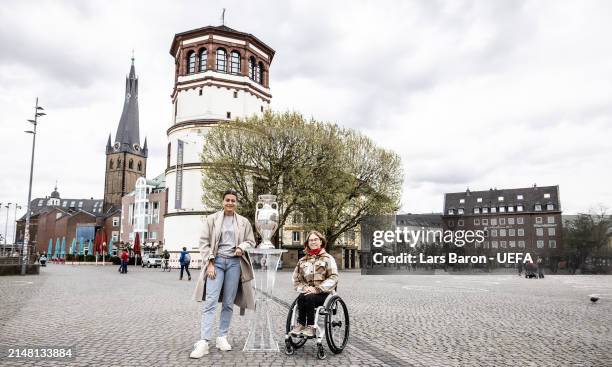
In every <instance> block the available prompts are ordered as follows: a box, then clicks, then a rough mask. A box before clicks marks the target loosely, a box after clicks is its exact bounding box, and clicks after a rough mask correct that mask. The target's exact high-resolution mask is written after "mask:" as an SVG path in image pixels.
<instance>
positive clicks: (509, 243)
mask: <svg viewBox="0 0 612 367" xmlns="http://www.w3.org/2000/svg"><path fill="white" fill-rule="evenodd" d="M508 245H509V246H510V247H511V248H515V247H516V241H510V242H508Z"/></svg>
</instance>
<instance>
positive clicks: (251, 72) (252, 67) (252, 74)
mask: <svg viewBox="0 0 612 367" xmlns="http://www.w3.org/2000/svg"><path fill="white" fill-rule="evenodd" d="M256 68H257V67H256V66H255V58H254V57H253V56H251V57H249V78H250V79H251V80H255V70H256Z"/></svg>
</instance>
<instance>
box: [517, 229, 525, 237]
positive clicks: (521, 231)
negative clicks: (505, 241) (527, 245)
mask: <svg viewBox="0 0 612 367" xmlns="http://www.w3.org/2000/svg"><path fill="white" fill-rule="evenodd" d="M517 233H518V235H519V237H523V236H524V235H525V230H524V229H523V228H519V229H517Z"/></svg>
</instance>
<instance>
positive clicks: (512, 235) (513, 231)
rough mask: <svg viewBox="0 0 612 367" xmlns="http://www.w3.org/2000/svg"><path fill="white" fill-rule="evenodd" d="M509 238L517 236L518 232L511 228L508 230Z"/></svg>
mask: <svg viewBox="0 0 612 367" xmlns="http://www.w3.org/2000/svg"><path fill="white" fill-rule="evenodd" d="M508 236H510V237H514V236H516V230H515V229H514V228H510V229H509V230H508Z"/></svg>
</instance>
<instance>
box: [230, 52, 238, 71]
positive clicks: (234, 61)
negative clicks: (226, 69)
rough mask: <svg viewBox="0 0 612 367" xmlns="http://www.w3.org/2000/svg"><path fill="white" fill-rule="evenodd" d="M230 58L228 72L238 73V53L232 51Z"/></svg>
mask: <svg viewBox="0 0 612 367" xmlns="http://www.w3.org/2000/svg"><path fill="white" fill-rule="evenodd" d="M230 55H231V59H230V72H231V73H232V74H240V54H239V53H238V52H236V51H232V53H231V54H230Z"/></svg>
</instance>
